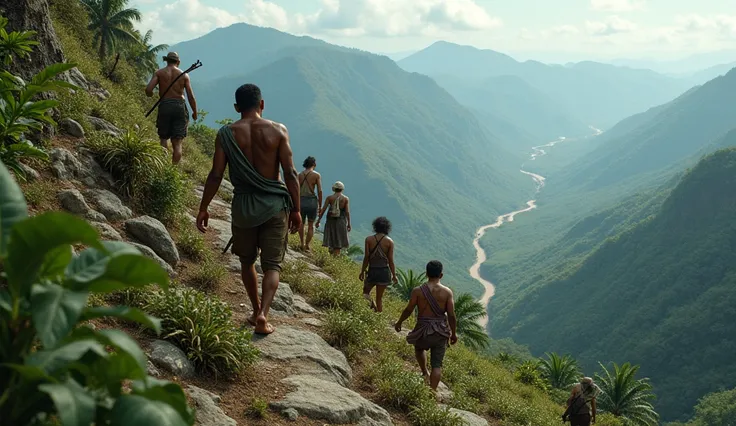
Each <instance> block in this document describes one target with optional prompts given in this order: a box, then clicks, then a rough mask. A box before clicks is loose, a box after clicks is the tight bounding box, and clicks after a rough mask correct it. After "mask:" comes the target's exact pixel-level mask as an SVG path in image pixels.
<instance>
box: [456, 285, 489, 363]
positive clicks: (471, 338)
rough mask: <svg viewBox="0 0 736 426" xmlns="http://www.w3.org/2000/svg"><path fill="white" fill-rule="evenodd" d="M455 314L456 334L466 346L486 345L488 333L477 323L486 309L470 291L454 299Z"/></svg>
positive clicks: (483, 346) (481, 347)
mask: <svg viewBox="0 0 736 426" xmlns="http://www.w3.org/2000/svg"><path fill="white" fill-rule="evenodd" d="M455 316H456V317H457V334H458V336H459V337H460V339H461V340H462V341H463V343H465V345H466V346H468V347H469V348H471V349H475V350H479V349H484V348H486V347H488V344H489V343H490V339H489V338H488V334H486V331H485V330H484V329H483V327H482V326H481V325H480V324H479V323H478V320H480V319H481V318H483V317H485V316H486V310H485V308H484V307H483V305H482V304H481V303H480V302H478V301H477V300H475V298H473V296H472V295H471V294H470V293H463V294H461V295H460V296H459V297H458V298H456V299H455Z"/></svg>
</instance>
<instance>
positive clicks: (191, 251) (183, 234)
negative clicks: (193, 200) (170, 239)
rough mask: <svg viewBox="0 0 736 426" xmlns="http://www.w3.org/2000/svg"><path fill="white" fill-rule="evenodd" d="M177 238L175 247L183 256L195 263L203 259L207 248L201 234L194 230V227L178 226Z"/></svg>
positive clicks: (188, 224) (189, 225)
mask: <svg viewBox="0 0 736 426" xmlns="http://www.w3.org/2000/svg"><path fill="white" fill-rule="evenodd" d="M177 237H178V238H177V239H176V245H177V247H179V251H181V252H182V254H184V256H186V257H188V258H189V259H191V260H195V261H197V260H203V259H204V258H205V256H206V255H207V248H206V246H205V242H204V238H203V237H202V234H201V233H199V232H196V231H195V230H194V227H193V226H192V225H191V224H190V223H184V224H182V225H180V230H179V233H178V235H177Z"/></svg>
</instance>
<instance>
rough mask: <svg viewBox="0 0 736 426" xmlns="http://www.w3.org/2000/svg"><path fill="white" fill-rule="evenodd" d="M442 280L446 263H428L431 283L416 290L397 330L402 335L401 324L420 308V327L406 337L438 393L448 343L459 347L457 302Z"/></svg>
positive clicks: (434, 261)
mask: <svg viewBox="0 0 736 426" xmlns="http://www.w3.org/2000/svg"><path fill="white" fill-rule="evenodd" d="M442 276H443V275H442V263H440V262H439V261H438V260H433V261H431V262H429V263H427V278H428V281H427V283H426V284H423V285H421V286H420V287H417V288H415V289H414V290H412V292H411V299H410V300H409V304H408V305H407V306H406V309H404V312H402V313H401V317H400V318H399V321H398V322H397V323H396V326H395V328H396V332H400V331H401V324H402V323H403V322H404V321H406V320H407V318H409V316H411V314H412V313H413V312H414V308H415V307H418V308H419V317H418V318H417V325H416V326H415V327H414V330H412V331H411V332H410V333H409V335H408V336H406V341H407V342H408V343H409V344H411V345H414V354H415V355H416V357H417V363H419V369H420V370H422V375H424V378H425V380H427V379H429V383H430V386H431V387H432V390H434V391H436V390H437V386H438V385H439V383H440V380H441V379H442V360H443V359H444V358H445V351H446V350H447V346H448V343H451V344H453V345H454V344H455V343H457V318H456V317H455V300H454V299H453V294H452V290H450V289H449V288H447V287H445V286H444V285H442V283H441V282H440V280H441V279H442ZM448 323H449V324H448ZM427 351H430V361H429V363H430V367H431V368H432V373H431V374H430V372H429V371H428V370H427Z"/></svg>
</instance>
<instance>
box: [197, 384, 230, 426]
mask: <svg viewBox="0 0 736 426" xmlns="http://www.w3.org/2000/svg"><path fill="white" fill-rule="evenodd" d="M187 393H188V394H189V397H190V398H191V399H192V402H193V403H194V407H195V408H196V409H197V410H196V411H197V414H196V415H197V424H198V425H199V426H237V424H238V423H237V422H236V421H235V420H233V419H232V418H230V417H228V416H227V415H226V414H225V412H224V411H222V408H220V407H219V406H218V404H219V403H220V397H219V396H218V395H215V394H214V393H212V392H210V391H208V390H205V389H200V388H198V387H196V386H191V385H190V386H187Z"/></svg>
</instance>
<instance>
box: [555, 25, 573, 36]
mask: <svg viewBox="0 0 736 426" xmlns="http://www.w3.org/2000/svg"><path fill="white" fill-rule="evenodd" d="M549 32H550V33H552V34H556V35H576V34H579V33H580V30H579V29H578V27H576V26H574V25H560V26H557V27H553V28H550V30H549Z"/></svg>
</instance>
